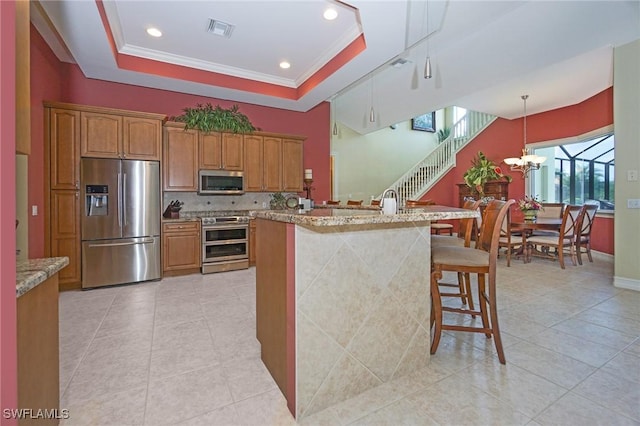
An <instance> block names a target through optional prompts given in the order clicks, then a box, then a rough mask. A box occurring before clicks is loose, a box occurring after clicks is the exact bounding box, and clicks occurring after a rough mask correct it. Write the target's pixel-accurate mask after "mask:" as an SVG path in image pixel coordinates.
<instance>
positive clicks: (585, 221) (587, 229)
mask: <svg viewBox="0 0 640 426" xmlns="http://www.w3.org/2000/svg"><path fill="white" fill-rule="evenodd" d="M598 207H599V206H598V205H597V204H585V205H584V211H583V213H582V218H581V223H582V226H581V227H580V228H581V231H580V236H582V237H586V236H589V235H591V228H592V226H593V220H594V219H595V217H596V212H597V211H598Z"/></svg>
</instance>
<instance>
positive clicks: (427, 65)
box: [423, 1, 433, 79]
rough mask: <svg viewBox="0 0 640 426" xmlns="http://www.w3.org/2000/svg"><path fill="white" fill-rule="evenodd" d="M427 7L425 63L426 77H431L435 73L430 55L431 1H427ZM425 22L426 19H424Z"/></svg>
mask: <svg viewBox="0 0 640 426" xmlns="http://www.w3.org/2000/svg"><path fill="white" fill-rule="evenodd" d="M425 9H426V10H427V36H426V37H427V60H426V61H425V63H424V78H427V79H429V78H431V77H432V76H433V74H432V73H431V57H430V56H429V37H430V34H429V2H428V1H427V2H426V4H425ZM423 19H424V15H423ZM423 23H424V21H423Z"/></svg>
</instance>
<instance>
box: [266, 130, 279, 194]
mask: <svg viewBox="0 0 640 426" xmlns="http://www.w3.org/2000/svg"><path fill="white" fill-rule="evenodd" d="M262 161H263V166H262V167H263V168H262V190H263V191H268V192H277V191H282V138H276V137H273V136H265V137H264V142H263V145H262Z"/></svg>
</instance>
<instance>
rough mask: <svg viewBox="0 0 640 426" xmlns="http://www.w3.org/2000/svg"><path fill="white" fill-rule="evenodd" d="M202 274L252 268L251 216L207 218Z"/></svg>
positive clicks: (203, 236)
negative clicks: (250, 249) (250, 261)
mask: <svg viewBox="0 0 640 426" xmlns="http://www.w3.org/2000/svg"><path fill="white" fill-rule="evenodd" d="M201 221H202V273H203V274H209V273H212V272H223V271H233V270H236V269H246V268H248V267H249V217H247V216H224V217H203V218H201Z"/></svg>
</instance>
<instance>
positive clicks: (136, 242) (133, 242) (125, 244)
mask: <svg viewBox="0 0 640 426" xmlns="http://www.w3.org/2000/svg"><path fill="white" fill-rule="evenodd" d="M138 244H153V238H145V239H144V240H142V241H131V242H128V243H107V244H89V247H90V248H96V247H119V246H135V245H138Z"/></svg>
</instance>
